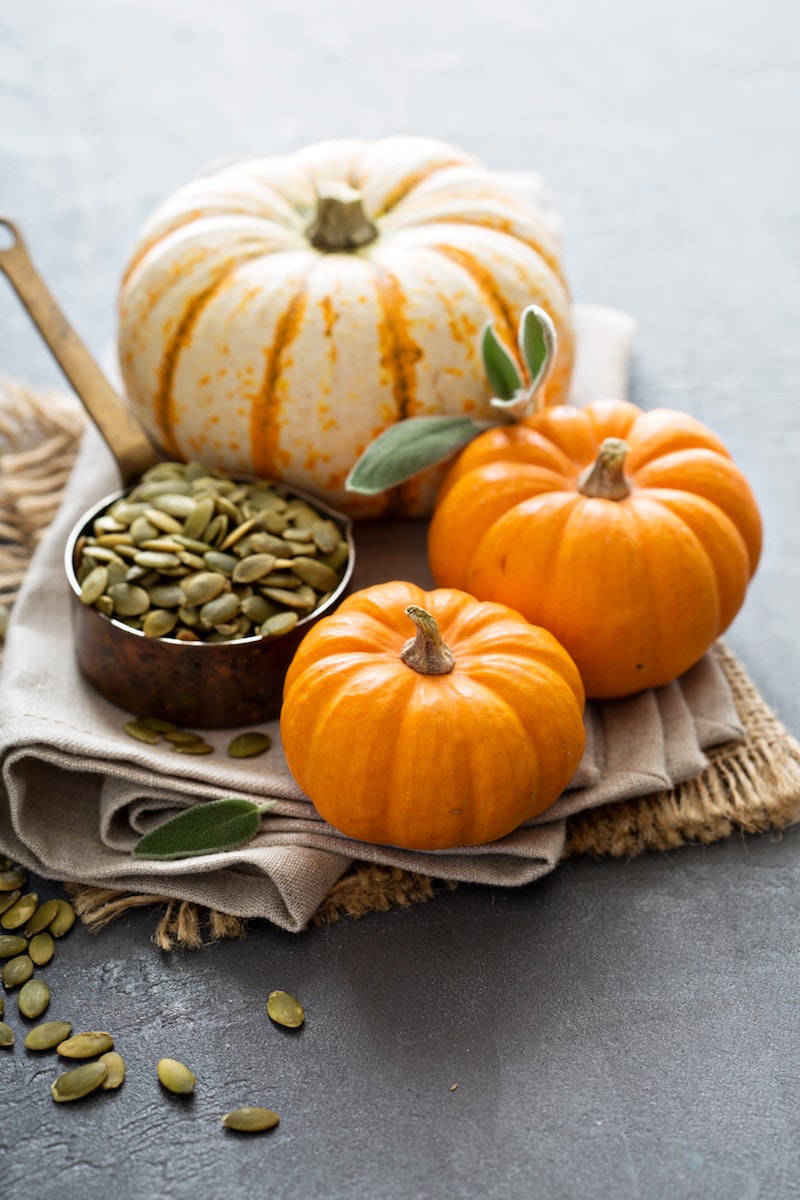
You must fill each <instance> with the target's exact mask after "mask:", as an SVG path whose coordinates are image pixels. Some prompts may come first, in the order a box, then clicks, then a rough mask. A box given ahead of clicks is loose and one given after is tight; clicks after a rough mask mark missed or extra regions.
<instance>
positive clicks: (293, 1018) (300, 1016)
mask: <svg viewBox="0 0 800 1200" xmlns="http://www.w3.org/2000/svg"><path fill="white" fill-rule="evenodd" d="M267 1016H268V1017H270V1018H271V1020H273V1021H274V1022H275V1024H276V1025H284V1026H286V1028H287V1029H299V1028H300V1026H301V1025H302V1024H303V1021H304V1020H305V1013H304V1012H303V1006H302V1004H301V1003H300V1001H299V1000H297V999H296V998H295V997H294V996H292V995H291V994H290V993H289V992H281V991H276V992H270V994H269V997H268V998H267Z"/></svg>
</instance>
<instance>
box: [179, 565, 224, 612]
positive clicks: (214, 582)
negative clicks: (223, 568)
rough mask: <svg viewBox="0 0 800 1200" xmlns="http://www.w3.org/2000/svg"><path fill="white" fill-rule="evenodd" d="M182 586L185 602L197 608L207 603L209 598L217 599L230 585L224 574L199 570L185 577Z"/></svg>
mask: <svg viewBox="0 0 800 1200" xmlns="http://www.w3.org/2000/svg"><path fill="white" fill-rule="evenodd" d="M181 587H182V588H183V596H184V604H188V605H190V606H191V607H193V608H196V607H199V606H200V605H201V604H207V603H208V602H209V600H215V599H216V598H217V596H219V595H221V594H222V593H223V592H224V591H225V589H226V588H227V587H228V582H227V580H226V579H225V577H224V576H223V575H218V574H215V573H214V572H213V571H199V572H198V573H197V574H196V575H190V576H188V577H187V578H186V579H184V580H183V581H182V583H181Z"/></svg>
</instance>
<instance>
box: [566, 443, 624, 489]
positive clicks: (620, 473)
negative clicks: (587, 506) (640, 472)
mask: <svg viewBox="0 0 800 1200" xmlns="http://www.w3.org/2000/svg"><path fill="white" fill-rule="evenodd" d="M629 449H630V447H629V446H628V443H627V442H623V440H622V438H614V437H609V438H606V439H605V441H604V442H603V443H602V445H601V446H600V453H599V454H598V456H597V462H596V463H595V464H594V466H593V467H592V468H591V469H590V471H589V473H588V474H587V475H586V476H585V478H584V479H582V480H581V483H580V485H579V486H578V491H579V492H580V493H581V495H582V496H592V497H597V498H599V499H601V500H624V499H625V497H626V496H629V495H630V491H631V485H630V484H629V483H628V481H627V479H626V478H625V459H626V458H627V456H628V450H629Z"/></svg>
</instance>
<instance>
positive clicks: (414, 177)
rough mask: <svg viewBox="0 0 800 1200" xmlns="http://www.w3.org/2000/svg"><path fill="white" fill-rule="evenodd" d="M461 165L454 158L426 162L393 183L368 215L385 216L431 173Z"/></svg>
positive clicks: (461, 163)
mask: <svg viewBox="0 0 800 1200" xmlns="http://www.w3.org/2000/svg"><path fill="white" fill-rule="evenodd" d="M463 165H464V163H463V160H460V159H457V158H454V159H453V160H452V162H437V163H427V164H426V165H425V166H424V167H420V168H418V169H417V170H416V171H412V172H411V173H410V174H408V175H406V176H405V177H404V178H403V179H400V180H399V181H398V182H397V183H396V184H395V185H394V187H393V188H392V190H391V191H390V192H389V193H388V194H387V195H386V196H384V199H383V203H382V204H381V206H380V208H379V209H378V210H377V211H376V212H374V213H371V214H370V215H371V216H372V217H382V216H385V215H386V213H388V212H389V211H390V210H391V209H393V208H394V206H395V205H396V204H399V203H400V201H401V200H405V198H406V196H407V195H408V194H409V192H413V190H414V188H415V187H417V186H418V184H420V183H424V182H425V180H426V179H429V178H430V176H431V175H435V174H436V172H437V171H442V170H444V168H445V167H463Z"/></svg>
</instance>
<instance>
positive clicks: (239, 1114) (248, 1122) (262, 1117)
mask: <svg viewBox="0 0 800 1200" xmlns="http://www.w3.org/2000/svg"><path fill="white" fill-rule="evenodd" d="M279 1123H280V1117H279V1116H278V1114H277V1113H276V1112H273V1111H272V1109H271V1108H259V1107H258V1105H256V1104H246V1105H245V1106H244V1107H243V1108H235V1109H234V1110H233V1111H232V1112H229V1113H225V1116H224V1117H223V1118H222V1124H223V1125H224V1126H225V1128H226V1129H235V1130H237V1131H238V1132H239V1133H261V1132H262V1130H264V1129H274V1128H275V1126H276V1125H278V1124H279Z"/></svg>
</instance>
